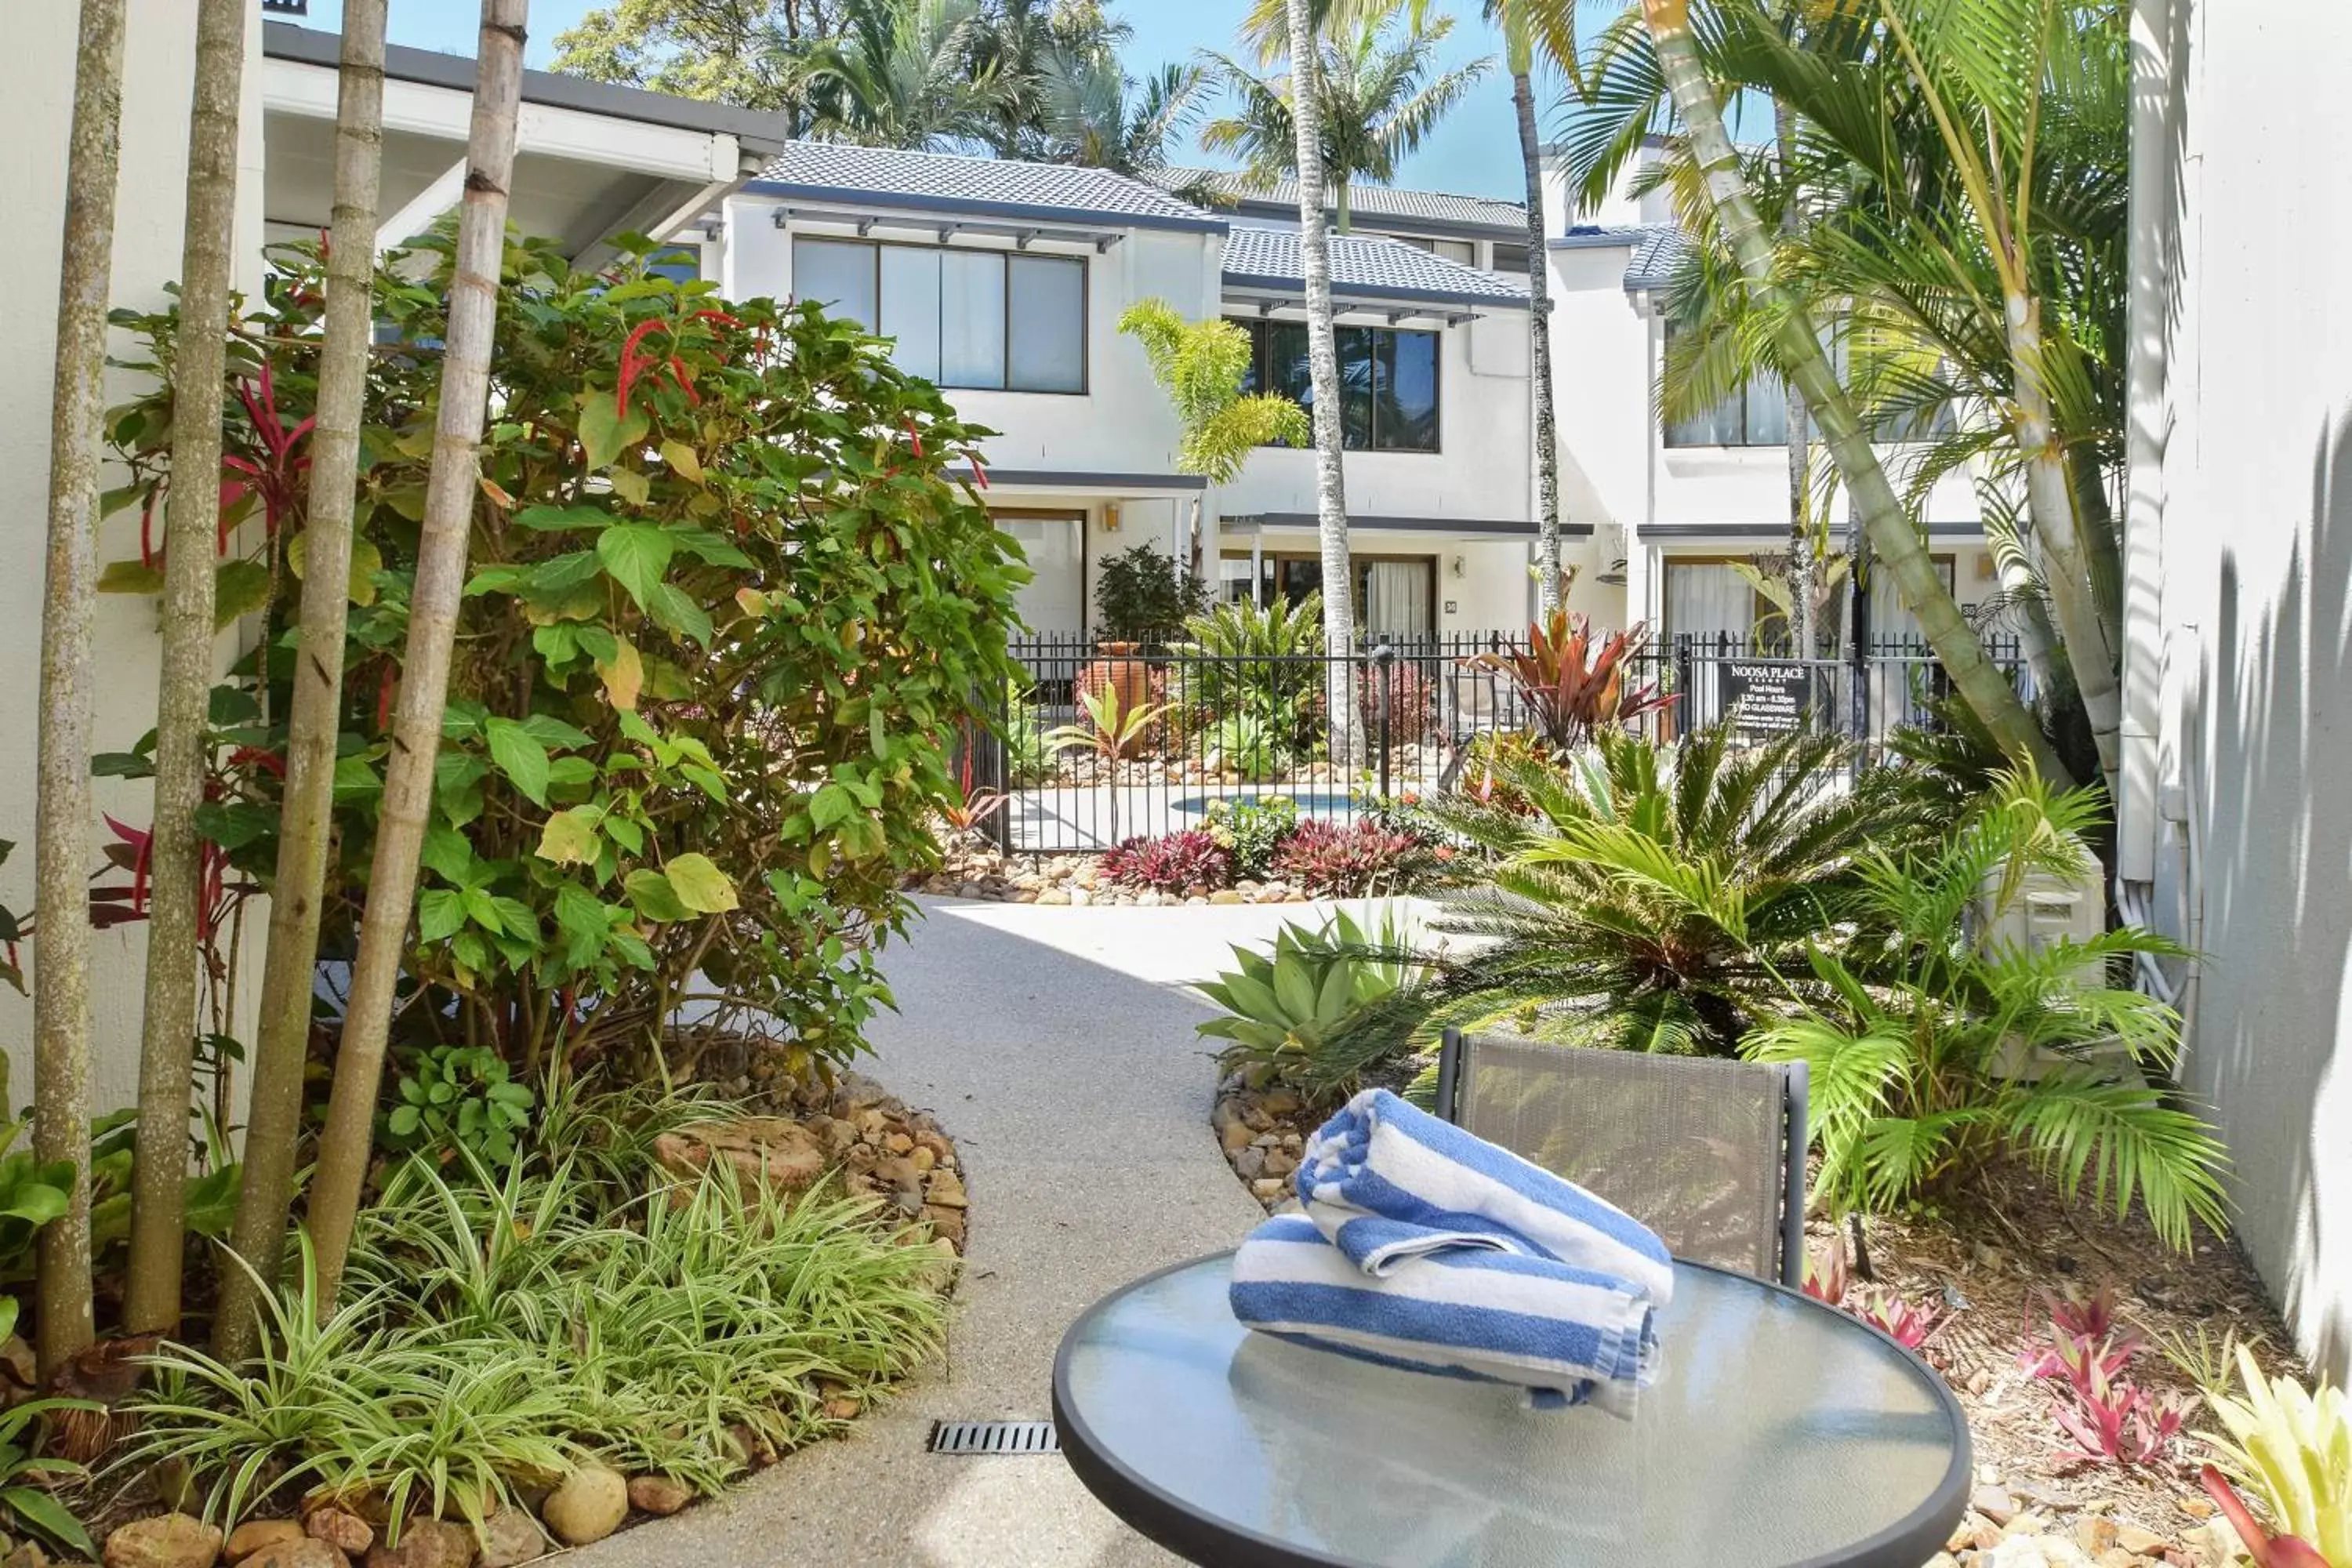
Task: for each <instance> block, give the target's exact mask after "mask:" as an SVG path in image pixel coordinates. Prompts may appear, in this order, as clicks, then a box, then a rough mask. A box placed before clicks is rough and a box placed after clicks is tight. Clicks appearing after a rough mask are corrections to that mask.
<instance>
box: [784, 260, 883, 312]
mask: <svg viewBox="0 0 2352 1568" xmlns="http://www.w3.org/2000/svg"><path fill="white" fill-rule="evenodd" d="M793 297H794V298H796V299H801V300H815V301H817V302H818V303H819V304H821V305H823V306H824V308H825V309H826V310H828V311H830V312H831V313H832V314H834V315H836V316H846V317H847V318H848V319H849V320H851V321H856V323H857V324H858V325H859V326H861V327H864V328H865V329H866V331H869V332H870V331H874V330H875V322H876V320H877V315H876V311H875V300H874V247H872V246H870V245H857V244H852V243H846V242H844V241H841V240H834V239H795V240H794V241H793Z"/></svg>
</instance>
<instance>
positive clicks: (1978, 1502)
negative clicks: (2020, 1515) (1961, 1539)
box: [1969, 1486, 2017, 1524]
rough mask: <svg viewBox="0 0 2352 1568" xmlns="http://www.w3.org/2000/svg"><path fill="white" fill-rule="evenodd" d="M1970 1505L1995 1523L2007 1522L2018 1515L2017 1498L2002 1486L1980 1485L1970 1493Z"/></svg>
mask: <svg viewBox="0 0 2352 1568" xmlns="http://www.w3.org/2000/svg"><path fill="white" fill-rule="evenodd" d="M1969 1507H1970V1508H1972V1509H1974V1510H1976V1511H1977V1512H1979V1513H1980V1514H1982V1515H1984V1516H1985V1517H1986V1518H1987V1519H1989V1520H1990V1521H1993V1522H1994V1523H1995V1524H2007V1523H2008V1522H2009V1521H2011V1520H2012V1519H2015V1518H2016V1517H2017V1500H2016V1499H2015V1498H2012V1497H2011V1496H2010V1495H2009V1493H2008V1492H2007V1491H2005V1490H2003V1489H2001V1488H2000V1487H1993V1486H1985V1487H1979V1488H1977V1489H1976V1490H1974V1491H1972V1492H1970V1493H1969Z"/></svg>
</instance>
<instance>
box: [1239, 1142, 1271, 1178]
mask: <svg viewBox="0 0 2352 1568" xmlns="http://www.w3.org/2000/svg"><path fill="white" fill-rule="evenodd" d="M1233 1163H1234V1175H1236V1176H1239V1177H1240V1178H1241V1179H1242V1180H1243V1181H1244V1182H1255V1181H1256V1180H1257V1179H1258V1178H1259V1177H1260V1176H1263V1175H1265V1174H1266V1173H1267V1172H1266V1168H1265V1150H1263V1149H1259V1148H1256V1147H1254V1146H1253V1147H1245V1148H1242V1149H1237V1150H1235V1151H1234V1155H1233Z"/></svg>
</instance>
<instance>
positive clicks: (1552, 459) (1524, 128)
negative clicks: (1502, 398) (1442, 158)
mask: <svg viewBox="0 0 2352 1568" xmlns="http://www.w3.org/2000/svg"><path fill="white" fill-rule="evenodd" d="M1511 105H1512V107H1513V108H1514V109H1515V110H1517V112H1518V120H1519V159H1520V162H1522V163H1525V164H1526V165H1527V174H1528V376H1529V378H1530V379H1531V380H1533V381H1534V383H1535V384H1536V406H1535V421H1536V607H1537V609H1538V611H1539V612H1540V613H1541V614H1542V615H1544V616H1549V615H1550V614H1551V613H1552V611H1554V610H1556V609H1558V608H1559V602H1560V599H1561V596H1562V595H1561V593H1560V580H1559V416H1558V415H1557V413H1556V412H1555V411H1554V409H1553V406H1552V386H1551V267H1550V258H1549V256H1548V255H1547V254H1546V248H1545V247H1546V243H1547V241H1548V239H1549V236H1548V235H1547V234H1546V233H1545V227H1544V208H1543V142H1542V139H1541V138H1540V137H1539V136H1538V134H1537V133H1536V94H1535V86H1534V83H1533V82H1532V81H1530V80H1529V79H1528V73H1527V72H1526V71H1524V70H1521V71H1514V72H1513V73H1512V75H1511Z"/></svg>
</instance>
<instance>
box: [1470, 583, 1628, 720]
mask: <svg viewBox="0 0 2352 1568" xmlns="http://www.w3.org/2000/svg"><path fill="white" fill-rule="evenodd" d="M1649 635H1650V634H1649V626H1648V625H1647V623H1645V622H1636V623H1635V624H1634V625H1633V626H1630V627H1628V628H1627V629H1626V630H1624V631H1622V632H1611V633H1610V634H1609V635H1608V636H1607V637H1601V638H1599V639H1597V640H1596V639H1595V637H1594V636H1593V632H1592V627H1591V622H1590V621H1588V620H1587V619H1586V618H1585V617H1584V616H1572V615H1570V614H1569V613H1568V612H1567V611H1566V610H1554V611H1553V612H1552V613H1551V615H1550V616H1549V617H1548V618H1546V619H1545V620H1542V621H1538V622H1535V623H1532V624H1530V625H1529V626H1528V646H1527V648H1526V650H1525V651H1524V652H1522V651H1520V650H1517V649H1512V650H1510V651H1507V652H1495V653H1482V654H1480V655H1478V656H1477V657H1476V658H1473V659H1472V660H1470V661H1469V662H1470V664H1471V667H1472V668H1477V669H1491V670H1495V671H1497V672H1499V673H1501V674H1503V675H1507V676H1509V677H1510V678H1511V682H1512V684H1513V685H1515V686H1517V688H1518V691H1519V700H1520V701H1522V702H1523V703H1525V704H1526V705H1527V710H1528V720H1529V721H1530V723H1531V725H1532V727H1533V728H1534V729H1535V731H1536V732H1537V733H1538V735H1540V736H1541V737H1542V738H1543V740H1544V741H1545V742H1546V743H1548V744H1549V745H1550V746H1551V747H1552V748H1553V749H1554V750H1555V751H1568V750H1570V749H1572V748H1574V747H1576V746H1579V745H1581V744H1583V743H1584V742H1585V741H1587V740H1588V739H1590V738H1591V734H1592V731H1595V730H1597V729H1601V728H1603V727H1605V726H1608V725H1612V724H1622V723H1626V722H1629V721H1632V720H1634V719H1638V718H1640V717H1642V716H1643V714H1645V713H1654V712H1657V711H1659V710H1662V709H1664V708H1665V707H1666V706H1667V705H1668V704H1670V703H1672V702H1673V701H1674V698H1673V697H1671V696H1669V695H1667V694H1666V693H1664V692H1662V691H1660V690H1659V689H1658V687H1657V685H1656V683H1655V682H1652V683H1651V684H1649V685H1646V686H1633V685H1629V684H1628V683H1627V681H1626V679H1625V676H1626V666H1627V665H1629V664H1630V663H1632V662H1633V658H1634V656H1635V655H1636V654H1638V653H1639V652H1640V651H1641V649H1642V647H1643V645H1644V644H1646V643H1647V642H1648V641H1649Z"/></svg>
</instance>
